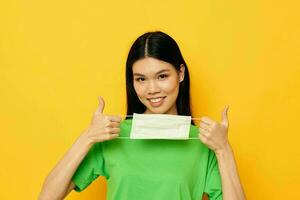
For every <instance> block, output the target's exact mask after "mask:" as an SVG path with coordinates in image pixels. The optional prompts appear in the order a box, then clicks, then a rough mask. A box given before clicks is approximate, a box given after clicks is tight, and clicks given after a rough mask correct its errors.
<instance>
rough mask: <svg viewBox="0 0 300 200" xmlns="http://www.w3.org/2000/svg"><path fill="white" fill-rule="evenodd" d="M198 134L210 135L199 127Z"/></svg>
mask: <svg viewBox="0 0 300 200" xmlns="http://www.w3.org/2000/svg"><path fill="white" fill-rule="evenodd" d="M199 134H204V135H206V136H208V135H209V134H210V132H209V131H207V130H205V129H203V128H201V127H199Z"/></svg>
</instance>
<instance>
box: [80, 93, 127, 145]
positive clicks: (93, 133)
mask: <svg viewBox="0 0 300 200" xmlns="http://www.w3.org/2000/svg"><path fill="white" fill-rule="evenodd" d="M98 100H99V106H98V108H97V110H96V111H95V113H94V115H93V118H92V121H91V124H90V126H89V127H88V129H87V130H86V131H85V132H84V137H86V138H87V139H88V141H89V142H90V144H91V145H92V144H94V143H96V142H102V141H105V140H112V139H114V138H116V137H118V136H119V132H120V128H119V127H120V122H121V120H122V118H121V117H120V116H112V115H105V114H103V109H104V106H105V103H104V100H103V98H102V97H101V96H98Z"/></svg>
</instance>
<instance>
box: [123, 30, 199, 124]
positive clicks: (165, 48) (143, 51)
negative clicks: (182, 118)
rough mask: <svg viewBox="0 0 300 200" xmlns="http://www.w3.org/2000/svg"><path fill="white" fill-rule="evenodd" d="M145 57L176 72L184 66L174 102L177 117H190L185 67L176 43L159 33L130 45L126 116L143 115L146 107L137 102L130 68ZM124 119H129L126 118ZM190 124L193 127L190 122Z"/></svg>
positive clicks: (139, 38)
mask: <svg viewBox="0 0 300 200" xmlns="http://www.w3.org/2000/svg"><path fill="white" fill-rule="evenodd" d="M146 57H152V58H156V59H159V60H162V61H165V62H168V63H170V64H171V65H172V66H173V67H174V68H175V69H176V71H177V72H179V70H180V65H181V64H183V65H184V66H185V72H184V79H183V81H181V82H180V85H179V93H178V97H177V100H176V106H177V112H178V115H189V116H191V108H190V77H189V71H188V68H187V65H186V63H185V61H184V59H183V57H182V55H181V52H180V49H179V47H178V45H177V43H176V41H175V40H174V39H173V38H172V37H171V36H169V35H168V34H166V33H163V32H161V31H153V32H146V33H144V34H143V35H141V36H140V37H138V38H137V39H136V40H135V42H134V43H133V44H132V46H131V48H130V51H129V53H128V57H127V61H126V93H127V115H133V113H139V114H141V113H144V112H145V111H146V106H145V105H144V104H143V103H142V102H141V101H140V100H139V98H138V96H137V94H136V92H135V90H134V86H133V72H132V66H133V64H134V62H135V61H137V60H139V59H143V58H146ZM126 119H129V117H128V116H127V117H126ZM191 124H193V125H195V123H194V121H193V120H192V122H191Z"/></svg>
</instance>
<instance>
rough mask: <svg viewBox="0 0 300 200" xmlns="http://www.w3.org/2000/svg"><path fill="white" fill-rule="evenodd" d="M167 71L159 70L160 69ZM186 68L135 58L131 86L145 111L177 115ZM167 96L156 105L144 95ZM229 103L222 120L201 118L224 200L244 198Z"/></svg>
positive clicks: (202, 133)
mask: <svg viewBox="0 0 300 200" xmlns="http://www.w3.org/2000/svg"><path fill="white" fill-rule="evenodd" d="M164 69H165V70H168V71H167V72H162V73H158V72H159V71H161V70H164ZM184 70H185V67H184V65H183V64H182V65H181V66H180V70H179V71H178V72H177V71H176V69H175V68H174V67H173V66H172V65H171V64H170V63H167V62H164V61H161V60H158V59H155V58H150V57H146V58H143V59H140V60H138V61H136V62H135V63H134V64H133V66H132V71H133V75H134V76H133V78H134V81H133V83H134V89H135V91H136V94H137V96H138V98H139V99H140V101H141V102H142V103H143V104H144V105H145V106H146V111H145V112H144V114H173V115H177V114H178V113H177V107H176V99H177V96H178V92H179V84H180V82H181V81H183V79H184ZM160 96H166V98H165V99H164V102H163V104H162V105H161V106H159V107H153V106H151V104H150V102H149V100H148V99H147V98H152V97H160ZM228 108H229V106H226V107H225V108H224V109H223V112H222V120H221V122H217V121H215V120H213V119H211V118H209V117H207V116H204V117H201V118H200V120H201V121H200V125H199V127H198V128H199V136H198V137H199V140H201V142H202V143H203V144H205V145H206V146H207V147H208V148H210V149H212V150H213V151H214V152H215V154H216V157H217V160H218V166H219V170H220V175H221V178H222V190H223V199H224V200H245V199H246V196H245V193H244V191H243V188H242V185H241V182H240V178H239V175H238V170H237V167H236V162H235V159H234V154H233V151H232V148H231V146H230V144H229V141H228V128H229V120H228V116H227V112H228Z"/></svg>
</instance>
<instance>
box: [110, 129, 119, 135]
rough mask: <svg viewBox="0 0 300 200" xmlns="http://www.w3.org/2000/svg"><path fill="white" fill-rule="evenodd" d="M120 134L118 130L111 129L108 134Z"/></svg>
mask: <svg viewBox="0 0 300 200" xmlns="http://www.w3.org/2000/svg"><path fill="white" fill-rule="evenodd" d="M118 133H120V128H111V129H110V132H109V134H111V135H112V134H118Z"/></svg>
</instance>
